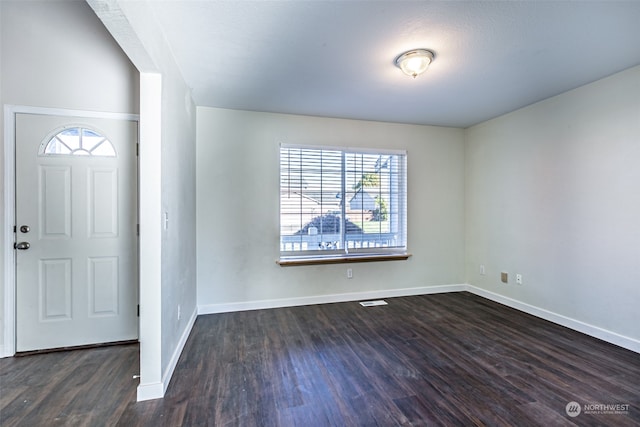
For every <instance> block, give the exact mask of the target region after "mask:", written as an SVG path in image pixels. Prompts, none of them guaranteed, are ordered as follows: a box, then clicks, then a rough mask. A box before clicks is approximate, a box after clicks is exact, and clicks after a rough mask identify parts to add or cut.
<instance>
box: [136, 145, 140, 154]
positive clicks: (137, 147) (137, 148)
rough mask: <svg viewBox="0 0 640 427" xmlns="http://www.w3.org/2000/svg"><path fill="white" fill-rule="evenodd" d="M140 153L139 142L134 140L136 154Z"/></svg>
mask: <svg viewBox="0 0 640 427" xmlns="http://www.w3.org/2000/svg"><path fill="white" fill-rule="evenodd" d="M139 155H140V143H138V142H136V156H139Z"/></svg>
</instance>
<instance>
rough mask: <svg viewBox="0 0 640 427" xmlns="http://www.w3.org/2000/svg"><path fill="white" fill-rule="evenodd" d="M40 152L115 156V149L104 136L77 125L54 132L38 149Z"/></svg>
mask: <svg viewBox="0 0 640 427" xmlns="http://www.w3.org/2000/svg"><path fill="white" fill-rule="evenodd" d="M43 145H44V143H43ZM40 154H42V155H45V156H57V155H65V156H97V157H116V150H115V148H114V147H113V144H112V143H111V141H109V140H108V139H107V138H106V137H105V136H102V135H100V134H99V133H98V132H96V131H94V130H91V129H87V128H83V127H79V126H78V127H71V128H66V129H64V130H62V131H60V132H58V133H56V134H55V135H54V136H53V137H51V139H49V141H47V143H46V145H44V147H43V148H41V149H40Z"/></svg>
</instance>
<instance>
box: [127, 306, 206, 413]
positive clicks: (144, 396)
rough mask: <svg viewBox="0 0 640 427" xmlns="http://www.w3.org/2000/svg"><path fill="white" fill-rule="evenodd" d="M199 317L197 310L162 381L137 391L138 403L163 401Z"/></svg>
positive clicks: (183, 332)
mask: <svg viewBox="0 0 640 427" xmlns="http://www.w3.org/2000/svg"><path fill="white" fill-rule="evenodd" d="M197 317H198V313H197V311H196V310H194V311H193V313H191V317H190V318H189V321H188V322H187V325H186V326H185V328H184V331H182V335H181V336H180V340H179V341H178V344H177V345H176V348H175V350H174V351H173V355H172V356H171V360H169V364H168V365H167V368H166V369H165V371H164V373H163V375H162V381H161V382H156V383H150V384H140V385H139V386H138V391H137V401H138V402H142V401H144V400H152V399H161V398H163V397H164V394H165V392H166V391H167V387H169V382H171V377H172V376H173V371H174V370H175V369H176V366H177V365H178V360H179V359H180V355H181V354H182V350H184V346H185V344H186V343H187V339H189V334H191V330H192V329H193V325H194V324H195V323H196V318H197Z"/></svg>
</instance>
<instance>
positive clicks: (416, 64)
mask: <svg viewBox="0 0 640 427" xmlns="http://www.w3.org/2000/svg"><path fill="white" fill-rule="evenodd" d="M433 57H434V55H433V52H431V51H430V50H426V49H414V50H410V51H408V52H405V53H403V54H402V55H400V56H398V57H397V58H396V65H397V66H398V68H400V69H401V70H402V72H403V73H405V74H406V75H407V76H411V77H413V78H414V79H415V78H416V77H417V76H419V75H420V74H422V73H424V72H425V71H427V68H429V64H431V62H432V61H433Z"/></svg>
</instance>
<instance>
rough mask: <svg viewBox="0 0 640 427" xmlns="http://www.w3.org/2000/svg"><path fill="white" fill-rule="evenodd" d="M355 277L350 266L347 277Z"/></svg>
mask: <svg viewBox="0 0 640 427" xmlns="http://www.w3.org/2000/svg"><path fill="white" fill-rule="evenodd" d="M352 278H353V270H352V269H350V268H347V279H352Z"/></svg>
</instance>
